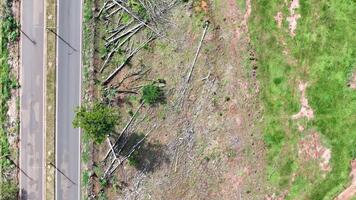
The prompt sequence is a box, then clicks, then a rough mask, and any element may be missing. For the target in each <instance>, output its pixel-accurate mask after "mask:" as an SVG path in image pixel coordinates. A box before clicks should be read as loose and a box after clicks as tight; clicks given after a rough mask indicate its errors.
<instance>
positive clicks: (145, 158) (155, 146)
mask: <svg viewBox="0 0 356 200" xmlns="http://www.w3.org/2000/svg"><path fill="white" fill-rule="evenodd" d="M143 138H144V135H143V134H138V133H132V134H131V135H130V137H129V138H128V142H127V145H126V147H127V148H125V149H124V150H123V151H122V155H123V156H126V155H128V154H130V152H131V151H132V149H133V147H135V145H136V144H137V143H138V142H139V141H140V140H142V139H143ZM169 163H170V160H169V157H168V155H167V153H166V151H165V145H162V144H160V143H159V142H158V141H155V142H147V138H146V139H144V140H143V141H142V143H140V145H139V146H138V147H137V148H136V150H135V151H134V152H133V153H132V154H131V156H130V157H129V158H128V164H129V165H131V166H133V167H135V168H136V169H137V170H140V171H145V172H154V171H155V170H156V169H158V168H159V167H160V166H161V165H162V164H169Z"/></svg>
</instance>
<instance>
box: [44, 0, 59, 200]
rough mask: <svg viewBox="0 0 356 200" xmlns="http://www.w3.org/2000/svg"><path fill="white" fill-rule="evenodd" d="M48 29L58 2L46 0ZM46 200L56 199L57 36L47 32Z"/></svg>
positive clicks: (54, 24) (53, 22)
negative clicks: (53, 164) (54, 165)
mask: <svg viewBox="0 0 356 200" xmlns="http://www.w3.org/2000/svg"><path fill="white" fill-rule="evenodd" d="M46 27H47V28H50V29H54V28H55V27H56V1H55V0H46ZM45 55H46V70H45V71H46V86H45V87H46V89H45V91H46V103H45V104H46V117H45V119H46V123H45V124H46V128H45V132H46V166H47V167H46V199H47V200H52V199H54V198H55V169H54V168H53V167H52V166H50V165H48V163H55V141H56V140H55V120H56V119H55V116H56V36H55V35H54V34H52V33H50V32H48V31H47V32H46V54H45Z"/></svg>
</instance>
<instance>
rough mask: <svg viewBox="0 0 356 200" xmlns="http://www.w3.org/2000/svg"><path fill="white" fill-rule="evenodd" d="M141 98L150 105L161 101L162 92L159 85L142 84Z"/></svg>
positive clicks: (162, 98)
mask: <svg viewBox="0 0 356 200" xmlns="http://www.w3.org/2000/svg"><path fill="white" fill-rule="evenodd" d="M142 100H144V102H146V103H148V104H150V105H153V104H157V103H163V102H164V93H163V91H162V90H161V88H160V87H158V86H156V85H153V84H149V85H146V86H144V87H143V89H142Z"/></svg>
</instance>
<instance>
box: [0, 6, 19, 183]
mask: <svg viewBox="0 0 356 200" xmlns="http://www.w3.org/2000/svg"><path fill="white" fill-rule="evenodd" d="M0 6H1V18H0V48H1V49H0V56H1V57H0V146H1V149H0V169H1V170H2V172H4V170H8V169H9V167H10V166H11V160H9V159H8V158H9V156H10V154H11V153H10V149H9V142H8V138H7V134H8V131H7V124H8V122H7V119H8V116H7V111H8V101H9V100H10V98H11V90H12V89H14V88H16V87H18V83H17V80H16V78H15V77H13V76H12V74H11V68H10V64H9V63H8V60H9V53H10V52H9V47H8V45H9V43H11V42H14V41H16V40H17V38H18V36H19V32H18V24H17V22H16V20H15V19H14V17H13V15H12V12H11V1H5V2H3V3H2V4H1V5H0ZM2 175H3V174H2ZM2 175H1V176H2Z"/></svg>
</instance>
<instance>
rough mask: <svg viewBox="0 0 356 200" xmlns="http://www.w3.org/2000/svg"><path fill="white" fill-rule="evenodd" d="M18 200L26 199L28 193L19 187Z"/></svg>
mask: <svg viewBox="0 0 356 200" xmlns="http://www.w3.org/2000/svg"><path fill="white" fill-rule="evenodd" d="M19 199H20V200H27V199H28V194H27V191H26V190H25V189H21V192H20V198H19Z"/></svg>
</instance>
